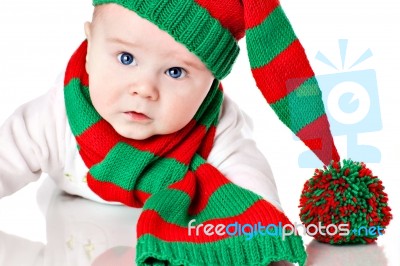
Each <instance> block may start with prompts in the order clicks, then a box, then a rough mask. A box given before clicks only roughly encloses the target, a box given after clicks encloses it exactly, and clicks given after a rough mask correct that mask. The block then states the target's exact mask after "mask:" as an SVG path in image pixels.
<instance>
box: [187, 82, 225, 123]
mask: <svg viewBox="0 0 400 266" xmlns="http://www.w3.org/2000/svg"><path fill="white" fill-rule="evenodd" d="M218 87H219V81H218V80H214V82H213V84H212V86H211V88H210V91H209V92H208V94H207V96H206V98H205V99H204V101H203V103H202V104H201V105H200V107H199V109H198V110H197V112H196V114H195V116H194V120H196V121H197V122H198V123H200V121H201V124H202V125H204V126H205V127H206V128H207V129H208V128H210V126H211V125H214V126H216V125H217V123H218V117H219V113H220V111H221V105H222V101H223V93H222V91H220V90H219V88H218Z"/></svg>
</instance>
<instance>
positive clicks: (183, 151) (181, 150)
mask: <svg viewBox="0 0 400 266" xmlns="http://www.w3.org/2000/svg"><path fill="white" fill-rule="evenodd" d="M205 134H206V127H205V126H203V125H200V124H197V122H196V121H194V120H192V121H190V123H189V124H188V125H186V126H185V127H184V128H183V129H181V130H180V131H178V132H176V133H172V134H168V135H157V136H154V137H151V138H148V139H145V140H132V139H124V142H126V143H128V144H130V145H132V146H133V147H135V148H137V149H139V150H141V151H148V152H151V153H153V154H154V155H156V156H160V157H164V158H174V159H176V160H177V161H178V162H181V163H183V164H185V165H188V164H189V163H190V161H191V160H192V157H193V154H194V153H195V152H196V151H197V150H198V149H199V146H200V144H201V140H202V139H203V137H204V135H205ZM186 136H190V138H188V137H186Z"/></svg>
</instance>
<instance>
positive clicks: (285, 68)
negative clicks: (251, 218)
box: [93, 0, 392, 243]
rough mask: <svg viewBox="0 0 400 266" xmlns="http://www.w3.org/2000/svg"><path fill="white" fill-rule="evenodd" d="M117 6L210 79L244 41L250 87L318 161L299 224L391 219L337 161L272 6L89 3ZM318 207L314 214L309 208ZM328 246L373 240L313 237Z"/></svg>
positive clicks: (232, 1) (301, 57) (360, 178)
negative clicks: (195, 61) (168, 40)
mask: <svg viewBox="0 0 400 266" xmlns="http://www.w3.org/2000/svg"><path fill="white" fill-rule="evenodd" d="M106 3H115V4H119V5H121V6H123V7H125V8H127V9H129V10H131V11H134V12H135V13H136V14H138V15H139V16H141V17H142V18H144V19H147V20H148V21H150V22H152V23H153V24H155V25H157V26H158V27H159V28H160V29H162V30H164V31H166V32H167V33H168V34H170V35H171V36H172V37H173V38H174V39H175V40H176V41H178V42H180V43H182V44H183V45H185V46H186V47H187V49H188V50H189V51H191V52H192V53H194V54H195V55H196V56H197V57H198V58H200V59H201V60H202V62H203V63H204V64H205V65H206V66H207V67H208V69H209V70H210V71H211V72H212V73H213V75H214V76H215V78H216V79H218V80H221V79H223V78H224V77H226V76H227V75H228V74H229V72H230V71H231V69H232V66H233V64H234V62H235V60H236V58H237V56H238V54H239V46H238V41H239V40H240V39H241V38H242V37H244V36H246V37H245V38H246V44H247V52H248V57H249V62H250V66H251V71H252V73H253V76H254V79H255V81H256V84H257V87H258V88H259V89H260V91H261V92H262V94H263V96H264V97H265V99H266V100H267V102H268V104H269V105H270V106H271V108H272V109H273V110H274V112H275V113H276V114H277V116H278V117H279V119H280V120H281V121H282V122H283V123H284V124H285V125H286V126H287V127H288V128H289V129H290V130H291V131H292V132H293V133H294V134H296V135H297V136H298V137H299V138H300V139H301V140H302V141H303V142H304V143H305V144H306V145H307V146H308V147H309V148H310V149H311V150H312V151H313V152H314V153H315V155H316V156H317V157H318V158H319V159H320V160H321V161H322V162H323V164H324V165H325V166H324V168H323V169H316V171H315V174H314V176H313V177H312V178H311V179H310V180H308V181H307V182H306V184H305V186H304V189H303V192H302V197H301V201H300V207H301V215H300V218H301V220H302V221H303V223H305V225H310V224H314V225H318V224H319V222H321V223H322V224H325V225H327V224H336V225H339V224H347V225H348V226H350V227H349V229H352V228H354V227H355V226H380V227H382V228H385V227H386V226H387V225H388V223H389V221H390V219H391V218H392V216H391V214H390V208H389V207H388V206H387V195H386V193H385V192H383V186H382V184H381V181H379V180H378V179H377V177H376V176H373V175H372V173H371V171H370V170H369V169H367V168H366V166H365V164H364V163H357V162H353V161H351V160H344V161H343V162H340V157H339V155H338V152H337V150H336V147H335V144H334V141H333V137H332V134H331V131H330V126H329V122H328V119H327V116H326V113H325V109H324V105H323V102H322V97H321V90H320V88H319V86H318V83H317V80H316V78H315V75H314V72H313V70H312V68H311V67H310V64H309V62H308V59H307V57H306V55H305V52H304V49H303V47H302V45H301V44H300V42H299V40H298V39H297V37H296V35H295V33H294V31H293V29H292V27H291V25H290V22H289V20H288V19H287V17H286V15H285V13H284V11H283V10H282V7H281V5H280V3H279V1H277V0H241V1H240V0H224V1H216V0H159V1H156V0H153V1H150V0H93V4H94V5H95V6H97V5H101V4H106ZM317 206H318V208H316V207H317ZM315 237H316V238H317V239H318V240H320V241H324V242H329V243H345V242H346V243H347V242H362V243H366V242H371V241H373V240H375V239H376V237H377V235H368V234H366V235H361V236H360V235H355V234H352V233H350V234H349V235H347V236H339V235H338V234H334V235H329V234H325V233H322V234H321V233H320V232H318V233H316V234H315Z"/></svg>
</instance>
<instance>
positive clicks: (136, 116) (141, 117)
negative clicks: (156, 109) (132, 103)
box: [125, 111, 150, 121]
mask: <svg viewBox="0 0 400 266" xmlns="http://www.w3.org/2000/svg"><path fill="white" fill-rule="evenodd" d="M125 114H127V115H128V116H129V118H130V119H132V120H133V121H146V120H150V117H148V116H147V115H145V114H143V113H138V112H135V111H129V112H125Z"/></svg>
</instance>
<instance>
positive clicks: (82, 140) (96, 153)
mask: <svg viewBox="0 0 400 266" xmlns="http://www.w3.org/2000/svg"><path fill="white" fill-rule="evenodd" d="M93 136H97V137H96V138H94V137H93ZM76 140H77V142H78V143H79V145H80V152H79V153H80V154H81V156H82V159H83V161H84V162H85V164H86V166H87V167H89V168H90V167H91V166H92V165H94V164H96V163H99V162H100V161H102V160H103V159H104V157H105V156H106V155H107V153H108V152H109V151H110V150H111V149H112V148H113V147H114V146H115V145H116V144H117V143H118V141H119V140H120V137H119V135H117V134H116V133H115V131H114V129H113V128H112V127H111V126H110V124H109V123H108V122H106V121H105V120H103V119H102V120H100V121H99V122H97V123H96V124H94V125H92V126H91V127H90V128H88V129H87V130H85V131H84V132H83V133H82V134H81V135H79V136H77V137H76Z"/></svg>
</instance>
